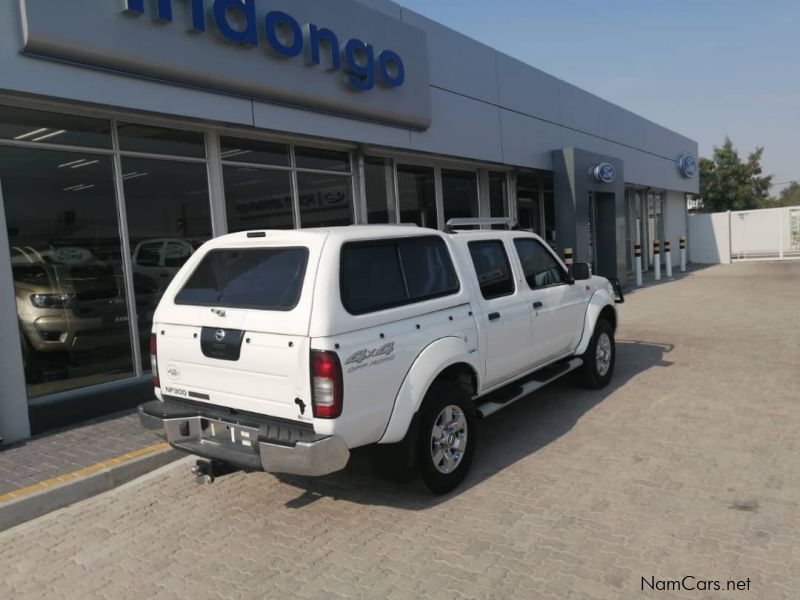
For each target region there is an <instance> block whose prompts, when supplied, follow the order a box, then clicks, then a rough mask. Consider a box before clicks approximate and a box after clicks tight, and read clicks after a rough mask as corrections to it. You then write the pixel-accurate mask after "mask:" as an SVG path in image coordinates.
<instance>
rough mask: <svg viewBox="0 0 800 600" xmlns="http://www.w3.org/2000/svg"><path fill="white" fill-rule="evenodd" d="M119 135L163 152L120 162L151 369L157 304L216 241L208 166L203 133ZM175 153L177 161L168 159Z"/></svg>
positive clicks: (140, 323)
mask: <svg viewBox="0 0 800 600" xmlns="http://www.w3.org/2000/svg"><path fill="white" fill-rule="evenodd" d="M126 129H127V130H128V133H125V130H126ZM131 130H133V131H136V133H137V135H138V137H137V138H135V144H131V143H130V142H129V143H125V142H124V141H123V140H124V136H125V135H130V131H131ZM119 135H120V148H121V149H123V148H130V147H134V148H136V149H137V151H144V150H150V151H153V150H156V151H158V154H159V156H157V157H156V156H153V157H149V156H147V157H146V156H141V155H139V154H137V155H136V156H131V155H128V154H127V152H126V151H125V150H121V158H120V164H121V165H122V174H121V178H122V185H123V189H124V192H125V208H126V213H127V221H128V237H129V242H130V248H131V262H132V266H133V289H134V296H135V302H136V313H137V316H138V320H137V331H138V333H139V352H140V356H141V357H142V368H143V370H145V371H148V370H150V352H149V341H148V340H149V337H150V332H151V329H152V325H153V313H154V312H155V309H156V306H157V305H158V302H159V300H161V296H162V295H163V293H164V291H165V289H166V287H167V285H169V283H170V282H171V281H172V278H173V277H174V276H175V275H176V274H177V273H178V270H179V269H180V268H181V267H182V266H183V264H184V263H185V262H186V261H187V260H189V257H191V255H192V254H193V253H194V251H195V250H196V249H197V248H199V247H200V245H201V244H202V243H203V242H205V241H206V240H208V239H209V238H211V212H210V202H209V194H208V167H207V165H206V161H205V145H204V136H203V134H202V133H200V132H196V131H182V130H173V129H165V128H157V127H135V128H134V127H133V126H130V125H120V130H119ZM170 153H174V155H175V156H174V158H170V157H168V156H165V155H168V154H170ZM162 155H164V156H162ZM190 157H191V158H190Z"/></svg>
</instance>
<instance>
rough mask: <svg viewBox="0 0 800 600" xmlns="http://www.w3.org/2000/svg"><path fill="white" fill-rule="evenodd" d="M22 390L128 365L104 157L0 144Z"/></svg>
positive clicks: (109, 373)
mask: <svg viewBox="0 0 800 600" xmlns="http://www.w3.org/2000/svg"><path fill="white" fill-rule="evenodd" d="M0 180H2V185H3V197H4V206H5V212H6V220H7V224H8V233H9V241H10V246H11V262H12V273H13V277H14V291H15V295H16V301H17V316H18V322H19V330H20V344H21V346H22V353H23V361H24V364H25V377H26V381H27V384H28V395H29V397H36V396H40V395H42V394H47V393H53V392H58V391H63V390H67V389H71V388H76V387H80V386H84V385H89V384H95V383H101V382H104V381H109V380H112V379H116V378H120V377H124V376H129V375H132V374H133V365H132V360H131V340H130V334H129V325H128V320H129V317H128V311H127V304H126V300H125V283H124V279H123V277H122V269H121V251H120V238H119V230H118V219H117V211H116V199H115V193H114V182H113V169H112V161H111V158H110V157H107V156H98V155H92V154H88V153H75V152H56V151H49V150H36V149H23V148H5V147H0Z"/></svg>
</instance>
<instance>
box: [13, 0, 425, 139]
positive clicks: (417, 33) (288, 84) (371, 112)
mask: <svg viewBox="0 0 800 600" xmlns="http://www.w3.org/2000/svg"><path fill="white" fill-rule="evenodd" d="M21 6H22V28H23V39H24V48H23V50H24V52H26V53H28V54H31V55H36V56H42V57H47V58H55V59H61V60H68V61H73V62H76V63H80V64H81V65H85V66H89V67H97V68H102V69H111V70H116V71H120V72H123V73H125V74H128V75H139V76H145V77H150V78H156V79H159V80H166V81H169V82H174V83H180V84H188V85H194V86H199V87H202V88H206V89H211V90H215V91H221V92H225V93H230V94H235V95H242V96H246V97H252V98H257V99H264V100H269V101H273V102H279V103H282V104H288V105H293V106H300V107H308V108H313V109H317V110H321V111H324V112H330V113H334V114H340V115H348V116H355V117H359V118H363V119H368V120H372V121H379V122H386V123H391V124H395V125H401V126H405V127H410V128H414V129H426V128H427V127H429V126H430V120H431V99H430V79H429V73H428V46H427V37H426V35H425V33H424V32H423V31H421V30H419V29H417V28H415V27H412V26H410V25H407V24H405V23H403V22H401V21H399V20H397V19H393V18H391V17H389V16H387V15H384V14H383V13H380V12H378V11H375V10H372V9H370V8H368V7H366V6H364V5H362V4H358V3H356V2H354V1H353V0H336V1H335V2H332V1H330V0H69V2H63V3H58V6H57V7H56V6H55V4H54V2H53V1H52V0H21ZM187 101H188V99H187Z"/></svg>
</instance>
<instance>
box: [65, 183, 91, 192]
mask: <svg viewBox="0 0 800 600" xmlns="http://www.w3.org/2000/svg"><path fill="white" fill-rule="evenodd" d="M93 187H94V184H93V183H90V184H88V185H87V184H85V183H79V184H78V185H71V186H70V187H65V188H62V191H64V192H81V191H83V190H89V189H91V188H93Z"/></svg>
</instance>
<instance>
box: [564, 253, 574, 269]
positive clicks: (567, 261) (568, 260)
mask: <svg viewBox="0 0 800 600" xmlns="http://www.w3.org/2000/svg"><path fill="white" fill-rule="evenodd" d="M574 262H575V261H574V260H573V259H572V248H564V264H565V265H567V269H569V268H570V267H571V266H572V265H573V264H574Z"/></svg>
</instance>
